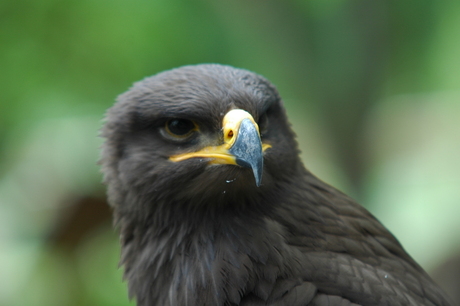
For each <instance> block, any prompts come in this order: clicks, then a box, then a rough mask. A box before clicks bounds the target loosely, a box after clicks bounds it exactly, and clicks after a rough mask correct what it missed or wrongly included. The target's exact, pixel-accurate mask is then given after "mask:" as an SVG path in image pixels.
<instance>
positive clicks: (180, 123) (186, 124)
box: [165, 118, 197, 138]
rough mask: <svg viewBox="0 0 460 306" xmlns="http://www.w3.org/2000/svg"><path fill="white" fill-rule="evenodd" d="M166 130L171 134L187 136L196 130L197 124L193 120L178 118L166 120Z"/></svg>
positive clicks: (180, 136) (181, 136)
mask: <svg viewBox="0 0 460 306" xmlns="http://www.w3.org/2000/svg"><path fill="white" fill-rule="evenodd" d="M165 130H166V132H168V134H169V135H171V136H174V137H179V138H185V137H188V136H190V135H191V134H192V132H194V131H196V130H197V126H196V124H195V123H194V122H193V121H191V120H187V119H177V118H176V119H171V120H168V121H166V124H165Z"/></svg>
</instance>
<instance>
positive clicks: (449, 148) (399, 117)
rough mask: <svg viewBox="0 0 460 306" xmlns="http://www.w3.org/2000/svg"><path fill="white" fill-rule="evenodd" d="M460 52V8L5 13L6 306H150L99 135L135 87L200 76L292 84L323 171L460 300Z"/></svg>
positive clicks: (2, 251)
mask: <svg viewBox="0 0 460 306" xmlns="http://www.w3.org/2000/svg"><path fill="white" fill-rule="evenodd" d="M459 38H460V1H437V0H405V1H400V0H386V1H384V0H373V1H367V0H362V1H357V0H356V1H345V0H343V1H342V0H331V1H322V0H232V1H226V0H195V1H190V0H66V1H63V0H41V1H33V0H14V1H13V0H3V1H1V2H0V305H8V306H10V305H37V306H40V305H47V306H53V305H56V306H58V305H59V306H61V305H69V306H73V305H133V303H132V302H131V303H130V302H129V301H128V297H127V293H126V288H125V284H124V283H122V281H121V278H122V273H121V270H120V269H118V263H117V262H118V257H119V247H118V242H117V234H116V232H115V231H114V230H113V229H112V227H111V220H110V210H109V208H108V206H107V204H106V202H105V190H104V186H103V185H102V183H101V175H100V173H99V172H98V166H97V164H96V162H97V159H98V147H99V146H100V144H101V142H102V140H101V139H100V138H98V129H99V128H100V126H101V124H102V118H103V114H104V112H105V110H106V109H107V108H108V107H110V106H111V105H112V104H113V102H114V100H115V97H116V96H117V95H118V94H120V93H122V92H124V91H125V90H127V89H128V88H129V87H130V86H131V84H132V83H133V82H134V81H137V80H140V79H142V78H144V77H146V76H149V75H152V74H155V73H157V72H160V71H162V70H165V69H170V68H173V67H177V66H181V65H186V64H196V63H223V64H229V65H233V66H236V67H242V68H246V69H249V70H253V71H256V72H258V73H260V74H262V75H264V76H265V77H267V78H268V79H270V80H271V81H272V82H273V83H274V84H276V85H277V87H278V89H279V91H280V93H281V95H282V97H283V98H284V101H285V105H286V108H287V110H288V114H289V116H290V118H291V121H292V123H293V126H294V128H295V130H296V132H297V135H298V138H299V142H300V146H301V149H302V152H303V153H302V154H303V159H304V162H305V164H306V165H307V167H308V168H309V169H310V170H311V171H313V172H314V173H315V174H316V175H318V176H319V177H320V178H322V179H323V180H325V181H326V182H329V183H331V184H332V185H334V186H336V187H338V188H339V189H341V190H343V191H345V192H346V193H348V194H350V195H351V196H353V197H354V198H356V199H357V200H358V201H360V203H362V204H363V205H364V206H366V207H367V208H368V209H369V210H370V211H371V212H373V213H374V214H375V215H376V216H377V217H378V218H379V219H380V220H381V221H382V222H383V223H384V224H385V225H386V226H387V227H388V228H389V229H390V230H391V231H392V232H393V233H394V234H395V235H396V236H397V237H398V238H399V239H400V241H401V242H402V243H403V245H404V246H405V247H406V249H407V250H408V252H409V253H410V254H411V255H412V256H413V257H414V258H415V259H416V260H417V261H418V262H419V263H420V264H421V265H422V266H423V267H424V268H425V269H427V270H428V271H429V272H430V273H431V274H432V275H433V276H434V277H435V278H436V279H437V280H438V281H439V282H440V283H441V284H442V285H443V286H444V288H445V289H446V290H449V291H451V294H452V295H455V292H457V293H458V292H459V291H460V290H459V289H460V287H459V286H458V282H457V283H455V278H456V277H457V278H458V277H459V276H460V268H459V267H460V263H459V261H460V260H459V259H458V258H459V257H458V256H460V255H458V254H459V253H460V221H459V217H460V39H459ZM456 286H457V287H456Z"/></svg>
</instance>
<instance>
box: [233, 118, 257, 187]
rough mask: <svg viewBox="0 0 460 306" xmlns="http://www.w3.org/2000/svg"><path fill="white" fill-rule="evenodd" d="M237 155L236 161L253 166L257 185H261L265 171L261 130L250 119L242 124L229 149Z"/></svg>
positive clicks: (243, 165)
mask: <svg viewBox="0 0 460 306" xmlns="http://www.w3.org/2000/svg"><path fill="white" fill-rule="evenodd" d="M229 151H230V153H232V154H233V155H234V156H235V157H236V163H237V164H238V165H240V166H242V167H246V168H251V169H252V172H253V173H254V178H255V180H256V185H257V187H260V184H261V182H262V173H263V151H262V142H261V140H260V136H259V132H258V131H257V129H256V127H255V126H254V124H253V123H252V122H251V121H250V120H249V119H244V120H243V121H242V122H241V125H240V131H239V133H238V138H237V139H236V141H235V143H234V144H233V147H232V148H231V149H230V150H229Z"/></svg>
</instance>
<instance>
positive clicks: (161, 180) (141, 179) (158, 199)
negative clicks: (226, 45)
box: [101, 65, 451, 306]
mask: <svg viewBox="0 0 460 306" xmlns="http://www.w3.org/2000/svg"><path fill="white" fill-rule="evenodd" d="M232 110H238V111H236V112H234V111H232ZM240 110H244V111H245V112H241V111H240ZM229 114H232V115H229ZM231 116H236V117H237V118H240V117H239V116H242V117H241V118H240V119H238V120H237V124H236V125H232V123H228V122H230V121H232V120H231V119H232V118H233V117H231ZM230 117H231V118H230ZM229 118H230V119H229ZM245 119H246V120H245ZM232 122H233V121H232ZM242 122H247V123H248V126H249V128H248V129H249V130H250V129H252V130H251V131H256V130H257V132H251V133H253V134H254V133H258V134H257V135H258V136H257V137H260V138H258V139H260V144H261V146H259V147H260V149H257V150H259V151H257V150H256V151H257V152H259V153H260V159H261V160H259V162H260V163H259V164H257V165H255V162H254V160H255V159H256V157H254V156H255V155H254V156H252V155H251V156H249V157H247V155H245V154H246V153H235V152H236V150H234V148H235V147H237V146H240V144H239V139H240V138H241V139H243V136H241V135H243V132H244V131H246V130H245V128H243V123H242ZM251 122H253V123H251ZM229 126H230V128H229ZM254 127H255V128H254ZM228 129H230V130H229V131H230V132H228V133H227V131H228ZM234 134H235V135H234ZM253 134H251V135H253ZM103 136H104V137H105V138H106V141H105V143H104V145H103V150H102V159H101V163H102V169H103V172H104V174H105V182H106V183H107V185H108V196H109V201H110V203H111V205H112V206H113V208H114V216H115V222H116V224H117V226H118V227H119V229H120V233H121V238H120V239H121V244H122V257H121V263H122V264H123V266H124V269H125V279H126V280H127V282H128V287H129V293H130V296H131V297H134V298H135V299H136V300H137V303H138V305H188V306H195V305H286V306H287V305H289V306H296V305H298V306H301V305H302V306H303V305H392V306H396V305H451V304H450V302H449V301H448V299H447V297H446V296H445V295H444V294H443V292H442V291H441V290H440V289H439V288H438V287H437V286H436V284H434V282H433V281H432V280H431V279H430V277H429V276H428V275H427V274H426V273H425V272H424V271H423V269H422V268H421V267H420V266H419V265H418V264H417V263H416V262H415V261H414V260H412V258H411V257H410V256H409V255H408V254H407V253H406V252H405V251H404V249H403V248H402V247H401V245H400V244H399V243H398V241H397V240H396V239H395V238H394V237H393V235H392V234H391V233H390V232H388V230H386V229H385V227H383V226H382V225H381V224H380V223H379V221H377V220H376V219H375V218H374V217H373V216H372V215H371V214H370V213H368V212H367V211H366V210H365V209H364V208H362V207H361V206H359V205H358V204H357V203H356V202H355V201H353V200H352V199H351V198H349V197H347V196H346V195H344V194H343V193H341V192H339V191H338V190H336V189H334V188H333V187H331V186H329V185H327V184H325V183H324V182H322V181H321V180H319V179H318V178H316V177H315V176H314V175H312V174H311V173H310V172H309V171H308V170H306V169H305V168H304V166H303V165H302V162H301V161H300V158H299V154H298V149H297V143H296V141H295V136H294V133H293V132H292V130H291V128H290V124H289V122H288V120H287V118H286V115H285V110H284V108H283V105H282V101H281V99H280V97H279V95H278V93H277V91H276V89H275V88H274V87H273V85H271V84H270V83H269V82H268V81H267V80H266V79H264V78H262V77H260V76H258V75H256V74H254V73H252V72H249V71H246V70H242V69H235V68H232V67H229V66H221V65H197V66H186V67H182V68H178V69H174V70H170V71H166V72H163V73H160V74H158V75H155V76H153V77H150V78H147V79H145V80H143V81H141V82H138V83H136V84H135V85H134V86H133V87H132V88H131V89H130V90H129V91H128V92H126V93H125V94H123V95H121V96H120V97H119V99H118V102H117V103H116V104H115V106H114V107H112V108H111V109H110V110H109V111H108V114H107V122H106V124H105V126H104V128H103ZM251 137H252V136H251ZM257 137H256V138H257ZM227 138H228V139H227ZM256 138H251V141H252V139H256ZM248 143H249V141H248ZM209 152H212V153H209ZM216 152H219V153H216ZM221 152H230V153H225V154H224V155H225V157H222V158H221V156H222V155H219V154H223V153H221ZM239 154H242V155H239ZM251 154H252V153H251ZM256 155H257V154H256ZM233 156H236V158H233ZM245 158H246V159H245ZM262 162H263V164H261V163H262ZM257 169H259V170H263V174H262V172H261V173H258V172H257V171H258V170H257ZM258 177H259V179H260V180H261V183H260V186H257V185H258V183H257V182H256V181H257V178H258ZM255 178H256V179H255Z"/></svg>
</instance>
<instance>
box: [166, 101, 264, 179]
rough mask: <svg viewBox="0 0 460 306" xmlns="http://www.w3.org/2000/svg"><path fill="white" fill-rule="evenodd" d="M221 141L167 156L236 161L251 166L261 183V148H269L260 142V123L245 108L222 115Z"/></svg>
mask: <svg viewBox="0 0 460 306" xmlns="http://www.w3.org/2000/svg"><path fill="white" fill-rule="evenodd" d="M222 126H223V133H224V137H223V138H224V143H223V144H222V145H220V146H210V147H205V148H203V149H201V150H199V151H197V152H190V153H184V154H179V155H173V156H171V157H170V158H169V159H170V160H171V161H173V162H179V161H182V160H186V159H189V158H195V157H201V158H212V160H211V161H210V162H209V163H210V164H221V165H224V164H227V165H238V166H241V167H245V168H250V169H252V172H253V174H254V178H255V180H256V185H257V186H260V183H261V180H262V174H263V167H264V159H263V152H264V151H265V150H266V149H268V148H270V147H271V146H270V145H269V144H262V141H261V139H260V134H259V127H258V125H257V123H256V122H255V121H254V118H253V117H252V116H251V114H249V113H248V112H246V111H244V110H241V109H233V110H231V111H229V112H228V113H227V114H226V115H225V116H224V119H223V123H222Z"/></svg>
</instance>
